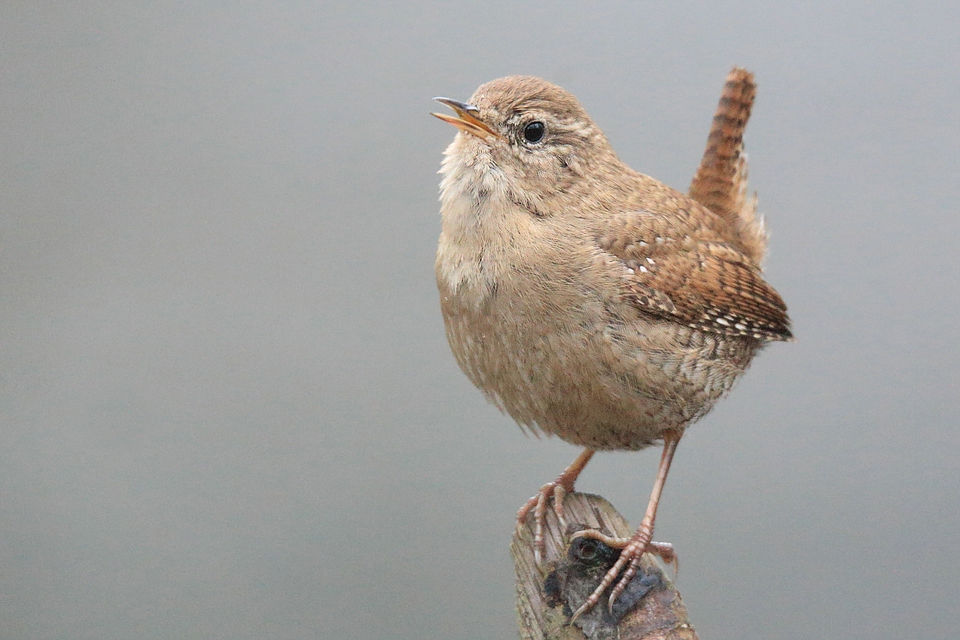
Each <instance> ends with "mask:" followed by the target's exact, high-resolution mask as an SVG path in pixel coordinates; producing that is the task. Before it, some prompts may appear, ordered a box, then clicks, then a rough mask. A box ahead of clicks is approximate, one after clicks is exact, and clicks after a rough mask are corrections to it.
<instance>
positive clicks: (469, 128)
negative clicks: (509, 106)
mask: <svg viewBox="0 0 960 640" xmlns="http://www.w3.org/2000/svg"><path fill="white" fill-rule="evenodd" d="M434 100H436V101H437V102H441V103H443V104H445V105H447V106H448V107H450V108H451V109H453V110H454V111H456V112H457V115H458V116H460V117H459V118H457V117H454V116H448V115H447V114H445V113H431V114H430V115H432V116H436V117H437V118H440V119H441V120H443V121H444V122H449V123H450V124H452V125H453V126H455V127H456V128H457V129H460V131H466V132H467V133H472V134H473V135H475V136H477V137H478V138H486V137H488V136H492V137H494V138H502V137H503V136H501V135H500V134H499V133H497V132H496V131H494V130H493V129H491V128H490V127H489V126H488V125H487V124H486V123H485V122H483V120H480V119H479V118H477V115H479V113H480V109H478V108H476V107H475V106H473V105H472V104H467V103H466V102H460V101H459V100H451V99H450V98H434Z"/></svg>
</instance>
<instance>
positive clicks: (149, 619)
mask: <svg viewBox="0 0 960 640" xmlns="http://www.w3.org/2000/svg"><path fill="white" fill-rule="evenodd" d="M958 29H960V5H957V4H951V3H934V2H927V3H924V2H911V3H899V2H898V3H894V2H877V3H841V4H838V3H829V2H819V3H817V2H808V3H797V4H793V5H790V4H785V3H766V2H738V3H726V4H723V5H720V4H710V5H704V4H703V3H699V2H669V3H668V2H663V3H636V2H619V3H618V2H610V3H603V4H589V5H588V3H553V2H524V3H511V2H496V1H493V2H484V3H472V4H463V5H456V6H455V5H453V4H451V3H444V2H427V1H419V2H408V3H364V2H358V3H333V2H283V3H271V4H270V5H269V6H268V5H266V4H260V3H250V2H239V3H226V2H206V3H180V2H177V3H174V2H166V3H155V4H153V3H149V4H148V3H128V2H119V1H101V2H85V3H38V2H19V1H17V2H5V3H3V5H2V7H0V123H2V124H0V151H2V153H0V167H2V168H0V295H2V304H0V492H2V495H0V637H2V638H4V639H20V638H24V639H35V638H42V639H48V638H49V639H53V638H63V639H74V638H77V639H86V638H90V639H94V638H95V639H98V640H100V639H112V638H116V639H128V638H158V639H161V638H277V639H288V638H289V639H295V638H347V637H349V638H388V637H389V638H418V639H419V638H436V637H443V638H448V639H455V638H465V639H466V638H511V637H515V634H516V630H515V614H514V593H513V573H512V572H513V569H512V564H511V562H510V558H509V554H508V550H507V547H508V542H509V538H510V535H511V532H512V529H513V518H514V514H515V512H516V509H517V508H518V507H519V506H520V505H521V504H522V503H523V502H524V500H526V498H527V497H529V496H530V495H531V494H533V493H534V492H535V490H536V489H537V487H539V486H540V485H541V484H542V483H544V482H546V481H548V480H550V479H552V478H554V477H555V476H556V474H557V473H558V472H559V471H560V470H561V469H562V468H563V467H564V466H565V465H566V464H567V463H569V462H570V461H571V460H572V459H573V457H574V456H575V455H576V453H577V449H575V448H574V447H572V446H570V445H567V444H565V443H563V442H561V441H559V440H556V439H553V440H537V439H535V438H529V437H526V436H524V435H523V434H522V433H521V431H520V429H518V428H517V427H516V426H515V425H514V424H513V423H512V421H511V420H510V419H509V418H508V417H506V416H504V415H501V414H500V413H498V412H497V411H496V410H495V409H494V408H493V407H491V406H490V405H488V404H487V403H486V402H485V401H484V399H483V397H482V396H481V394H480V393H479V392H478V391H477V390H475V389H474V388H473V387H472V386H471V385H470V383H469V382H468V381H467V379H466V377H465V376H463V375H462V374H461V373H460V371H459V370H458V368H457V366H456V364H455V362H454V360H453V358H452V356H451V355H450V354H449V351H448V348H447V345H446V339H445V337H444V332H443V326H442V322H441V319H440V312H439V309H438V300H437V293H436V289H435V284H434V276H433V258H434V251H435V247H436V239H437V234H438V232H439V214H438V203H437V183H438V180H439V177H438V176H437V174H436V171H437V169H438V167H439V162H440V158H441V152H442V151H443V149H444V147H445V146H446V145H447V144H448V143H449V142H450V140H451V139H452V138H453V135H454V130H453V129H452V128H451V127H449V126H447V125H445V124H443V123H441V122H439V121H437V120H435V119H433V118H431V117H430V116H428V115H427V113H428V112H429V111H431V110H434V109H437V108H438V105H436V104H435V103H433V102H432V101H431V98H432V97H433V96H436V95H445V96H450V97H454V98H461V99H465V98H467V97H469V96H470V94H471V93H472V92H473V90H474V89H475V88H476V87H477V86H478V85H479V84H481V83H483V82H485V81H487V80H491V79H493V78H496V77H499V76H503V75H508V74H515V73H523V74H535V75H540V76H543V77H545V78H547V79H549V80H551V81H553V82H555V83H557V84H560V85H561V86H564V87H565V88H567V89H569V90H570V91H572V92H573V93H574V94H576V95H577V96H578V97H579V98H580V100H581V102H582V103H583V104H584V106H585V107H586V109H587V110H588V111H589V113H590V114H591V115H592V116H593V117H594V119H595V120H596V121H597V122H598V123H599V125H600V126H601V127H602V128H603V129H604V130H605V131H606V133H607V134H608V137H609V138H610V139H611V141H612V143H613V145H614V147H615V148H616V149H617V151H618V152H619V154H620V156H621V157H622V158H623V159H624V160H625V161H626V162H627V163H628V164H630V165H631V166H633V167H634V168H636V169H638V170H640V171H642V172H644V173H647V174H650V175H652V176H654V177H657V178H658V179H660V180H663V181H664V182H666V183H668V184H671V185H673V186H675V187H678V188H680V189H681V190H686V187H687V185H688V184H689V180H690V178H691V177H692V175H693V172H694V170H695V168H696V166H697V163H698V162H699V159H700V155H701V154H702V152H703V147H704V144H705V141H706V136H707V132H708V130H709V126H710V121H711V117H712V115H713V111H714V109H715V107H716V103H717V99H718V97H719V95H720V90H721V87H722V84H723V80H724V77H725V75H726V73H727V72H728V71H729V69H730V68H731V67H732V66H733V65H743V66H745V67H747V68H749V69H751V70H752V71H754V72H755V73H756V76H757V81H758V84H759V98H758V101H757V104H756V107H755V109H754V116H753V119H752V121H751V123H750V126H749V128H748V131H747V137H746V141H747V148H748V151H749V153H750V160H751V165H750V173H751V186H752V188H754V189H756V190H758V191H759V194H760V206H761V210H762V211H763V213H764V214H765V215H766V219H767V223H768V225H769V228H770V230H771V233H772V239H771V248H770V255H769V258H768V260H767V263H766V271H767V275H768V279H769V281H770V282H771V283H772V284H773V285H774V286H775V287H776V288H777V289H778V290H779V291H780V293H781V294H782V295H783V297H784V298H785V299H786V301H787V303H788V304H789V306H790V311H791V315H792V317H793V321H794V329H795V333H796V335H797V337H798V342H796V343H795V344H775V345H773V346H771V347H770V348H769V349H767V350H766V351H765V352H764V353H763V354H762V355H761V356H760V357H759V358H758V359H757V360H756V362H755V364H754V365H753V368H752V369H751V371H750V372H749V373H748V374H747V375H746V377H745V378H744V379H743V380H742V382H741V384H740V385H739V387H738V388H737V389H736V390H735V391H734V393H733V394H732V395H731V397H730V398H729V399H727V400H726V401H724V402H721V403H720V404H719V405H718V406H717V408H716V409H715V410H714V411H713V412H712V413H711V414H710V415H709V416H707V417H706V418H705V419H704V420H703V421H701V422H700V423H699V424H697V425H696V426H695V427H694V428H692V429H691V430H690V431H689V432H688V435H687V437H686V438H685V439H684V441H683V443H682V445H681V446H680V449H679V452H678V455H677V458H676V462H675V465H674V467H673V471H672V473H671V478H670V482H668V483H667V487H666V492H665V495H664V501H663V503H662V505H661V510H660V516H659V519H658V522H657V538H658V539H662V540H669V541H671V542H673V543H674V544H675V545H676V548H677V550H678V552H679V554H680V558H681V566H682V571H681V573H680V575H679V578H678V586H679V588H680V590H681V591H682V593H683V595H684V598H685V601H686V604H687V606H688V608H689V610H690V614H691V618H692V620H693V621H694V623H695V624H696V626H697V628H698V629H699V631H700V634H701V637H703V638H704V639H705V640H706V639H712V640H718V639H730V640H734V639H741V638H767V639H769V638H796V637H805V636H812V635H815V636H816V637H829V638H840V637H842V638H870V639H872V640H876V639H887V638H890V639H892V638H901V637H918V638H919V637H924V638H941V637H948V636H953V635H955V634H956V632H957V628H958V626H960V597H958V588H957V586H956V576H957V574H958V573H960V554H958V553H957V544H958V542H960V534H958V531H960V456H958V452H960V428H958V416H960V364H958V355H960V354H958V344H960V320H958V313H960V295H958V294H960V286H958V282H960V253H958V250H957V247H958V239H960V212H958V210H957V209H958V204H957V203H958V187H960V179H958V168H957V167H958V161H960V116H958V113H960V111H958V109H957V105H958V104H960V47H958V45H957V33H958ZM658 456H659V452H658V451H655V450H647V451H645V452H642V453H633V454H626V453H606V454H601V455H599V456H597V457H596V458H595V459H594V461H593V462H592V463H591V465H590V466H589V467H588V468H587V470H586V472H585V473H584V475H583V476H582V478H581V481H580V484H579V488H580V489H582V490H585V491H590V492H596V493H600V494H602V495H604V496H605V497H607V498H608V499H610V500H611V501H613V503H614V504H615V505H617V507H618V508H619V509H620V510H621V511H622V512H623V513H624V515H626V516H627V517H628V518H629V519H631V521H633V522H634V523H636V522H637V521H638V520H639V518H640V516H641V515H642V513H643V509H644V506H645V505H646V500H647V496H648V495H649V490H650V487H651V485H652V481H653V477H654V474H655V468H656V463H657V460H658Z"/></svg>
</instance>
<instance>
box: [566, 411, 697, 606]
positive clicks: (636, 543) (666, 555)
mask: <svg viewBox="0 0 960 640" xmlns="http://www.w3.org/2000/svg"><path fill="white" fill-rule="evenodd" d="M682 435H683V430H682V429H668V430H667V431H664V432H663V454H662V455H661V456H660V468H659V469H658V471H657V481H656V482H655V483H654V484H653V491H652V492H651V494H650V502H649V503H648V504H647V513H646V514H645V515H644V516H643V521H642V522H640V526H639V527H637V532H636V533H635V534H633V537H632V538H611V537H609V536H605V535H603V534H602V533H600V532H599V531H581V532H579V533H577V534H576V536H575V537H583V538H594V539H596V540H600V541H602V542H603V543H604V544H607V545H609V546H612V547H614V548H621V549H623V551H621V552H620V558H619V559H617V562H616V563H615V564H614V565H613V566H612V567H611V568H610V570H609V571H607V573H606V575H605V576H603V580H601V581H600V584H599V585H598V586H597V588H596V589H595V590H594V591H593V593H592V594H590V597H589V598H587V601H586V602H584V603H583V605H581V606H580V608H579V609H577V610H576V612H575V613H574V614H573V617H572V618H571V619H570V621H571V622H573V621H574V620H576V619H577V618H578V617H580V615H581V614H583V613H586V612H587V611H589V610H590V609H592V608H593V607H595V606H596V605H597V603H598V602H600V598H601V596H602V595H603V592H604V591H606V589H607V587H609V586H610V585H611V584H613V582H614V580H617V578H618V577H619V578H620V579H619V580H618V581H617V584H616V586H614V588H613V590H612V591H611V592H610V598H609V600H608V603H607V606H608V607H609V608H610V609H611V610H612V609H613V603H614V602H616V601H617V598H619V597H620V594H621V593H623V590H624V589H626V588H627V585H629V584H630V580H632V579H633V576H635V575H636V573H637V570H638V569H639V568H640V556H641V555H643V553H644V552H647V551H650V552H653V553H657V555H659V556H660V557H661V558H663V559H664V560H665V561H666V562H676V554H675V553H674V552H673V547H672V546H671V545H669V544H667V543H663V542H651V538H652V537H653V525H654V522H655V521H656V519H657V505H658V504H659V502H660V495H661V494H662V493H663V485H664V483H666V481H667V473H668V472H669V471H670V463H671V462H672V461H673V454H674V453H675V452H676V450H677V444H678V443H679V442H680V437H681V436H682ZM621 571H623V575H622V576H621V575H620V572H621Z"/></svg>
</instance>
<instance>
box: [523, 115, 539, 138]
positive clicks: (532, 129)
mask: <svg viewBox="0 0 960 640" xmlns="http://www.w3.org/2000/svg"><path fill="white" fill-rule="evenodd" d="M543 131H544V126H543V123H542V122H540V121H539V120H535V121H534V122H531V123H530V124H528V125H527V126H525V127H524V128H523V139H524V140H526V141H527V142H540V140H542V139H543Z"/></svg>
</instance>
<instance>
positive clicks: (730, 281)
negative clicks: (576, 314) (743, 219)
mask: <svg viewBox="0 0 960 640" xmlns="http://www.w3.org/2000/svg"><path fill="white" fill-rule="evenodd" d="M677 244H678V245H679V246H676V247H671V246H669V245H660V246H659V250H652V251H644V250H643V248H646V247H649V245H644V246H643V247H641V246H639V245H637V244H633V245H630V246H629V247H628V248H626V250H620V251H617V249H618V248H620V249H624V248H623V247H611V249H613V250H612V251H611V253H613V254H614V255H616V256H617V257H618V258H619V259H620V260H621V261H622V263H623V265H624V267H625V270H624V273H625V275H624V294H625V296H626V297H627V299H629V300H630V301H631V302H632V303H633V304H635V305H636V306H637V307H638V308H639V309H640V310H641V311H644V312H646V313H651V314H654V315H657V316H660V317H664V318H668V319H671V320H674V321H676V322H680V323H682V324H685V325H687V326H690V327H693V328H695V329H700V330H702V331H708V332H711V333H719V334H723V335H737V336H751V337H754V338H757V339H760V340H790V339H792V337H793V334H791V332H790V320H789V318H788V317H787V307H786V305H785V304H784V303H783V299H781V298H780V295H779V294H778V293H777V292H776V291H775V290H774V289H773V287H771V286H770V285H769V284H767V283H766V282H765V281H764V279H763V277H762V275H761V273H760V270H759V269H758V268H757V267H755V266H753V265H752V264H751V263H750V262H749V259H747V258H746V257H745V256H744V255H743V254H742V253H741V252H740V251H739V250H737V249H735V248H733V247H732V246H730V245H729V244H725V243H720V242H697V241H695V240H693V239H691V238H686V239H685V241H684V242H682V243H677Z"/></svg>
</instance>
